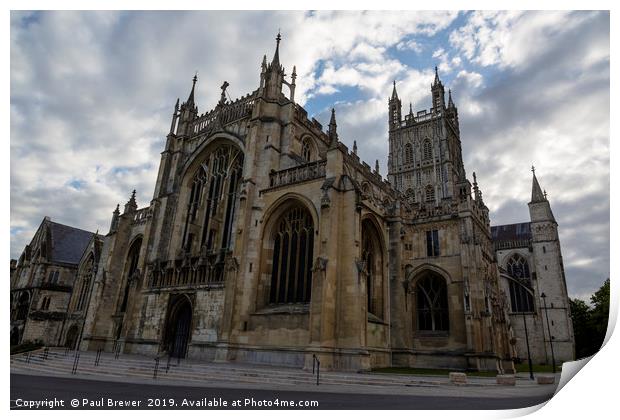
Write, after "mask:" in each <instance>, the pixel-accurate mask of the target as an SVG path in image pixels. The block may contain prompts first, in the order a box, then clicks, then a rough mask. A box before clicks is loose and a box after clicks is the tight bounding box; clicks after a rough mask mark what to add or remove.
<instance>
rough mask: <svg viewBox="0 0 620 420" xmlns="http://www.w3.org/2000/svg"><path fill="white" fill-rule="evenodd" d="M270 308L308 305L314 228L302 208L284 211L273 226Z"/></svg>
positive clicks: (307, 213)
mask: <svg viewBox="0 0 620 420" xmlns="http://www.w3.org/2000/svg"><path fill="white" fill-rule="evenodd" d="M272 240H273V260H272V269H271V288H270V294H269V303H270V304H284V303H307V302H310V294H311V289H312V258H313V255H312V254H313V248H314V224H313V221H312V216H311V215H310V213H309V212H308V210H306V208H305V207H303V206H301V205H297V206H294V207H291V208H290V209H289V210H287V211H286V212H285V213H284V215H282V216H281V217H280V219H279V220H278V222H277V223H276V225H275V232H274V234H273V237H272Z"/></svg>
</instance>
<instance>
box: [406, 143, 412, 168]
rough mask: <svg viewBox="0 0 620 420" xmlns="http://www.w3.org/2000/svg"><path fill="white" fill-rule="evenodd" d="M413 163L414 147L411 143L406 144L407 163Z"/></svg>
mask: <svg viewBox="0 0 620 420" xmlns="http://www.w3.org/2000/svg"><path fill="white" fill-rule="evenodd" d="M412 163H413V147H412V146H411V143H407V144H405V165H410V164H412Z"/></svg>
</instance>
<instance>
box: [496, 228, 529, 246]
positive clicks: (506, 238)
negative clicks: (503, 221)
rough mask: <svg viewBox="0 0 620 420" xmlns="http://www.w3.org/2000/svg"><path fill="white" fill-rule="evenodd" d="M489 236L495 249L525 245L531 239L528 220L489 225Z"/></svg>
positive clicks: (527, 244)
mask: <svg viewBox="0 0 620 420" xmlns="http://www.w3.org/2000/svg"><path fill="white" fill-rule="evenodd" d="M491 237H492V238H493V245H494V246H495V249H502V248H521V247H527V246H529V243H530V241H531V240H532V230H531V225H530V222H525V223H513V224H511V225H500V226H491Z"/></svg>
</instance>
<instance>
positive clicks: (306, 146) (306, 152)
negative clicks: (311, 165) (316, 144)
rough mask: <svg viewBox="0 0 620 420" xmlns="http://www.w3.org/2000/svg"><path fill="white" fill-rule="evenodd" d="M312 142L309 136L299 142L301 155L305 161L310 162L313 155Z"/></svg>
mask: <svg viewBox="0 0 620 420" xmlns="http://www.w3.org/2000/svg"><path fill="white" fill-rule="evenodd" d="M312 151H313V150H312V142H311V140H310V139H309V138H305V139H303V140H302V142H301V157H302V158H303V160H305V161H306V162H312V161H313V160H314V159H313V156H312Z"/></svg>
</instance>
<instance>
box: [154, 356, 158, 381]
mask: <svg viewBox="0 0 620 420" xmlns="http://www.w3.org/2000/svg"><path fill="white" fill-rule="evenodd" d="M154 360H155V367H154V368H153V379H157V371H158V370H159V356H157V357H156V358H155V359H154Z"/></svg>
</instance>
